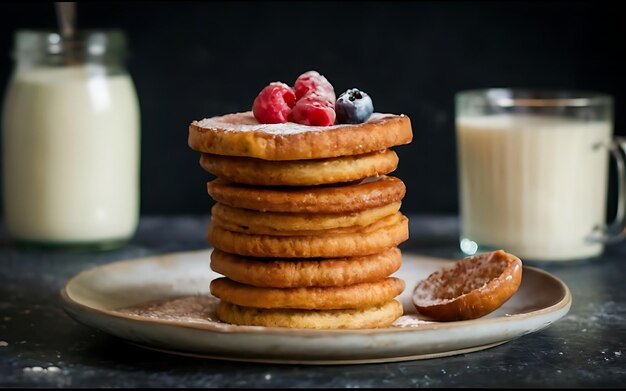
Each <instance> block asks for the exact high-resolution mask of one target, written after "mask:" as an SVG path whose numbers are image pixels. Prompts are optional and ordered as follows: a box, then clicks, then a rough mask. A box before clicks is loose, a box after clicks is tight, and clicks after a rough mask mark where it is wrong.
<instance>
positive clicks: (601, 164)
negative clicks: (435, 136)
mask: <svg viewBox="0 0 626 391" xmlns="http://www.w3.org/2000/svg"><path fill="white" fill-rule="evenodd" d="M612 111H613V101H612V98H611V97H610V96H607V95H604V94H599V93H589V92H575V91H532V90H521V89H519V90H516V89H487V90H473V91H463V92H460V93H458V94H457V95H456V136H457V148H458V158H459V159H458V167H459V187H460V191H459V206H460V215H461V235H460V245H461V250H462V251H463V252H464V253H465V254H468V255H471V254H474V253H477V252H483V251H489V250H492V249H496V248H498V249H503V250H505V251H508V252H510V253H513V254H515V255H517V256H519V257H520V258H522V259H527V260H536V261H568V260H576V259H584V258H592V257H595V256H598V255H600V254H601V253H602V251H603V248H604V244H605V243H607V242H611V241H617V240H620V239H621V238H622V236H623V229H624V197H625V194H624V193H625V188H626V184H625V173H624V166H625V159H624V153H623V150H622V147H621V145H620V143H619V142H618V141H619V140H617V139H613V136H612V134H613V121H612V115H613V112H612ZM611 155H613V156H614V157H615V159H616V161H617V173H618V186H617V187H618V192H619V194H618V208H617V214H616V217H615V219H614V220H613V223H612V224H611V225H609V226H608V227H607V226H606V224H605V222H606V218H607V216H606V205H607V201H606V200H607V189H608V184H607V182H608V181H607V178H608V168H609V156H611Z"/></svg>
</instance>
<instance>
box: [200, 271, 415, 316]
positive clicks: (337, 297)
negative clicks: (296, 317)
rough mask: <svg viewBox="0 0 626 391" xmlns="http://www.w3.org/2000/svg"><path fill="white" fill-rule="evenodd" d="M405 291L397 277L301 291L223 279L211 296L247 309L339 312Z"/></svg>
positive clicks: (375, 303) (213, 287)
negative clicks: (257, 285)
mask: <svg viewBox="0 0 626 391" xmlns="http://www.w3.org/2000/svg"><path fill="white" fill-rule="evenodd" d="M404 287H405V285H404V281H403V280H401V279H399V278H396V277H386V278H383V279H382V280H379V281H374V282H363V283H360V284H352V285H346V286H330V287H302V288H259V287H256V286H251V285H246V284H241V283H238V282H235V281H232V280H230V279H228V278H226V277H221V278H217V279H215V280H213V281H211V294H212V295H213V296H215V297H218V298H219V299H220V300H224V301H227V302H229V303H232V304H237V305H240V306H244V307H253V308H295V309H303V310H340V309H350V308H368V307H373V306H379V305H382V304H384V303H386V302H388V301H389V300H392V299H393V298H394V297H396V296H398V295H399V294H401V293H402V291H404Z"/></svg>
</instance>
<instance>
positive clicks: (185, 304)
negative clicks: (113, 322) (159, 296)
mask: <svg viewBox="0 0 626 391" xmlns="http://www.w3.org/2000/svg"><path fill="white" fill-rule="evenodd" d="M217 304H218V299H217V298H215V297H213V296H209V295H198V296H187V297H180V298H176V299H170V300H162V301H158V302H150V303H144V304H139V305H136V306H132V307H126V308H121V309H118V310H116V312H120V313H122V314H124V315H130V316H135V317H140V318H149V319H157V320H173V321H178V322H187V323H214V322H217V321H218V320H217V315H216V313H215V312H216V310H217Z"/></svg>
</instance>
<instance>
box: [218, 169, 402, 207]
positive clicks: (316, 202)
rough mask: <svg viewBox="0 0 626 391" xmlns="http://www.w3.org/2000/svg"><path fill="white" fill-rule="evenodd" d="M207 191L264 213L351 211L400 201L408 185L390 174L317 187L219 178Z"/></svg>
mask: <svg viewBox="0 0 626 391" xmlns="http://www.w3.org/2000/svg"><path fill="white" fill-rule="evenodd" d="M207 191H208V193H209V195H210V196H211V197H212V198H213V199H214V200H216V201H217V202H219V203H222V204H224V205H228V206H232V207H235V208H244V209H253V210H259V211H261V212H293V213H351V212H357V211H362V210H366V209H369V208H377V207H380V206H383V205H388V204H391V203H393V202H399V201H400V200H402V198H403V197H404V195H405V193H406V187H405V186H404V183H403V182H402V181H401V180H400V179H398V178H395V177H390V176H381V177H373V178H368V179H365V180H363V181H361V182H359V183H352V184H340V185H328V186H317V187H258V186H247V185H241V184H237V183H233V182H228V181H226V180H224V179H219V178H218V179H215V180H213V181H211V182H208V183H207Z"/></svg>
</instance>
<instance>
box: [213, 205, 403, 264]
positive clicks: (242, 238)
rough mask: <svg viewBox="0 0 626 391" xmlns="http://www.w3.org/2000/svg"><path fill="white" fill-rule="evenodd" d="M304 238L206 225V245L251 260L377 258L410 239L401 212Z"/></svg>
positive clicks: (215, 224)
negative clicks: (347, 229) (345, 229)
mask: <svg viewBox="0 0 626 391" xmlns="http://www.w3.org/2000/svg"><path fill="white" fill-rule="evenodd" d="M337 230H341V228H339V229H335V230H326V231H323V234H318V235H303V236H276V235H255V234H247V233H241V232H234V231H229V230H227V229H225V228H223V227H221V226H220V225H219V224H218V222H217V221H212V222H211V224H210V225H209V231H208V235H207V236H208V237H207V239H208V241H209V243H211V244H212V245H213V246H214V247H215V248H217V249H219V250H222V251H225V252H228V253H231V254H238V255H244V256H251V257H274V258H317V257H321V258H340V257H356V256H362V255H371V254H376V253H379V252H382V251H385V250H387V249H390V248H392V247H396V246H397V245H399V244H400V243H402V242H404V241H405V240H407V239H408V238H409V226H408V219H407V218H406V216H403V215H402V214H401V213H400V212H397V213H396V214H394V215H391V216H388V217H385V218H383V219H381V220H379V221H377V222H376V223H374V224H371V225H369V226H367V227H359V229H358V230H357V231H355V232H348V233H345V232H344V233H338V232H337Z"/></svg>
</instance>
